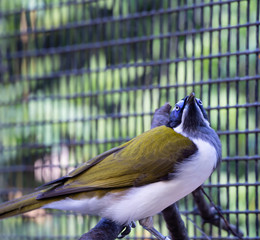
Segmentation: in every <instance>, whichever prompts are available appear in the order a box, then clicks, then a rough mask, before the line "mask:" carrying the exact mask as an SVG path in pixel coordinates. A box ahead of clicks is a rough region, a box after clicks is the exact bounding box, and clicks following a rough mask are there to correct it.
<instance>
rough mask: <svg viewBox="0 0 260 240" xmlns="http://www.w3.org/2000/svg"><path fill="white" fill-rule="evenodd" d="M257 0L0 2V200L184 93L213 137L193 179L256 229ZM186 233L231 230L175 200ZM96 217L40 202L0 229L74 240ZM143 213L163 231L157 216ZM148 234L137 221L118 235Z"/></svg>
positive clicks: (116, 140)
mask: <svg viewBox="0 0 260 240" xmlns="http://www.w3.org/2000/svg"><path fill="white" fill-rule="evenodd" d="M259 6H260V1H259V0H253V1H250V0H240V1H238V0H237V1H229V0H227V1H217V0H216V1H215V0H212V1H209V0H204V1H203V0H186V1H183V0H178V1H175V0H96V1H93V0H27V1H26V0H23V1H22V0H11V1H8V0H1V1H0V200H1V201H6V200H10V199H12V198H14V197H18V196H21V195H22V194H25V193H28V192H32V191H33V190H34V188H35V187H37V186H39V185H40V184H42V183H44V182H46V181H50V180H52V179H54V178H57V177H59V176H61V175H63V174H65V173H66V172H68V171H69V170H70V169H72V168H73V167H75V166H77V165H78V164H80V163H81V162H84V161H87V160H88V159H90V158H91V157H94V156H95V155H97V154H98V153H101V152H103V151H105V150H107V149H109V148H112V147H114V146H117V145H119V144H121V143H123V142H125V141H127V140H129V139H131V138H133V137H134V136H136V135H138V134H140V133H142V132H143V131H146V130H148V129H149V128H150V124H151V119H152V115H153V112H154V110H155V109H156V108H158V107H159V106H161V105H163V104H164V103H165V102H166V101H169V102H170V103H171V105H174V104H175V102H176V101H178V100H179V99H181V98H183V97H185V96H186V95H187V94H189V93H190V92H191V91H194V92H195V94H196V96H197V97H199V98H200V99H201V100H202V101H203V104H204V107H206V109H207V111H208V114H209V117H210V121H211V125H212V127H213V128H214V129H215V130H216V131H217V132H218V134H219V136H220V138H221V142H222V147H223V150H222V153H223V162H222V164H221V167H220V168H219V169H218V170H217V171H216V172H215V173H214V174H213V175H212V177H211V178H210V179H209V181H207V182H206V184H205V186H206V187H205V189H206V191H208V192H209V193H210V195H211V196H212V198H213V200H214V202H215V203H216V205H218V206H220V207H221V208H222V210H223V213H224V215H225V216H226V218H227V219H228V220H229V221H230V222H231V223H232V224H234V225H236V226H237V228H239V229H241V230H242V231H243V232H244V235H245V239H260V237H259V234H260V230H259V229H260V224H259V221H260V211H259V205H260V197H259V192H260V187H259V186H260V183H259V175H260V171H259V169H260V168H259V161H260V156H259V143H260V137H259V132H260V131H259V128H260V120H259V116H260V110H259V109H260V103H259V93H260V84H259V79H260V75H259V67H260V64H259V62H260V60H259V59H260V51H259V42H260V38H259V36H260V34H259V23H260V22H259V18H260V16H259V12H260V9H259V8H260V7H259ZM179 206H180V209H181V210H182V213H183V220H184V221H185V223H186V224H187V228H188V232H189V236H190V237H191V239H205V238H203V233H201V231H204V232H205V233H206V234H207V235H208V236H211V237H212V239H233V238H232V236H230V235H228V234H227V233H226V232H224V231H220V230H218V229H217V228H215V227H211V226H209V225H207V224H206V225H203V224H202V221H201V219H200V216H198V215H196V214H195V213H194V211H193V209H194V207H195V206H194V203H193V200H192V197H190V196H188V197H187V198H185V199H184V200H182V201H180V203H179ZM96 221H97V218H94V217H88V216H82V215H78V214H74V213H70V212H60V211H46V210H40V211H36V212H34V213H31V214H27V215H23V216H18V217H15V218H10V219H7V220H3V221H0V239H77V238H78V237H79V236H80V235H81V234H83V233H84V232H86V231H88V230H89V228H90V227H93V226H94V225H95V223H96ZM155 222H156V224H157V225H158V226H157V227H158V228H159V229H161V231H162V232H163V233H164V234H167V229H166V227H165V224H164V223H163V221H161V217H160V216H159V217H158V216H157V217H156V218H155ZM142 236H143V237H145V239H150V235H149V234H148V233H146V232H144V231H143V230H142V229H141V228H140V227H137V228H136V229H135V230H133V231H132V233H131V234H130V237H129V239H136V238H134V237H137V239H139V238H141V237H142Z"/></svg>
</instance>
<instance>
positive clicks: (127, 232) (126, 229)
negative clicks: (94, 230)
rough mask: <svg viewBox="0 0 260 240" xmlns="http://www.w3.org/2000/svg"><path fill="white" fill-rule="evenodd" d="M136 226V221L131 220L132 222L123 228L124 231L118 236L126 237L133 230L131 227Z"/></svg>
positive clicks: (120, 237) (119, 237)
mask: <svg viewBox="0 0 260 240" xmlns="http://www.w3.org/2000/svg"><path fill="white" fill-rule="evenodd" d="M135 227H136V225H135V222H131V223H130V224H128V225H125V227H124V229H123V230H122V232H121V233H120V235H119V236H118V237H117V238H118V239H122V238H124V237H125V236H127V235H128V234H129V233H130V232H131V229H132V228H135Z"/></svg>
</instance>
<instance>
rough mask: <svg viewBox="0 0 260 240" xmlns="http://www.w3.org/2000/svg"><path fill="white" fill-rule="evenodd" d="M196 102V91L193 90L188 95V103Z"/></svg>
mask: <svg viewBox="0 0 260 240" xmlns="http://www.w3.org/2000/svg"><path fill="white" fill-rule="evenodd" d="M194 102H195V93H194V92H192V93H191V94H190V96H189V97H188V99H187V103H188V104H192V103H194Z"/></svg>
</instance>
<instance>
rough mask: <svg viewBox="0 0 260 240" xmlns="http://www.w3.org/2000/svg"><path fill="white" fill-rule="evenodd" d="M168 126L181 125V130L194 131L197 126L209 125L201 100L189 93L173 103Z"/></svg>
mask: <svg viewBox="0 0 260 240" xmlns="http://www.w3.org/2000/svg"><path fill="white" fill-rule="evenodd" d="M168 126H169V127H171V128H176V127H178V126H182V129H183V131H186V132H190V131H196V130H197V128H198V127H202V126H205V127H207V126H209V122H208V116H207V113H206V111H205V109H204V108H203V104H202V101H201V100H200V99H198V98H195V94H194V93H191V94H190V96H187V97H185V98H183V99H182V100H180V101H179V102H177V103H176V104H175V107H174V109H173V110H172V112H171V114H170V121H169V123H168Z"/></svg>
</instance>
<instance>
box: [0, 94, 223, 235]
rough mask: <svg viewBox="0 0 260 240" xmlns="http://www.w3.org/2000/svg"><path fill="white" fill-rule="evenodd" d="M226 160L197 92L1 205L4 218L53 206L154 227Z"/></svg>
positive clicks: (118, 221) (52, 207) (115, 220)
mask: <svg viewBox="0 0 260 240" xmlns="http://www.w3.org/2000/svg"><path fill="white" fill-rule="evenodd" d="M220 162H221V142H220V139H219V137H218V135H217V133H216V132H215V130H214V129H213V128H211V126H210V123H209V119H208V116H207V113H206V111H205V109H204V107H203V103H202V101H201V100H200V99H198V98H196V97H195V94H194V93H191V94H190V95H188V96H186V97H184V98H183V99H181V100H180V101H178V102H177V103H176V104H175V106H174V108H173V110H172V111H171V113H170V117H169V122H168V124H166V125H164V126H159V127H155V128H153V129H151V130H148V131H146V132H144V133H142V134H141V135H139V136H137V137H135V138H133V139H131V140H130V141H128V142H126V143H124V144H122V145H120V146H118V147H115V148H112V149H110V150H108V151H106V152H104V153H102V154H100V155H98V156H96V157H94V158H92V159H90V160H89V161H87V162H85V163H83V164H82V165H80V166H79V167H77V168H75V169H74V170H73V171H71V172H70V173H68V174H67V175H65V176H63V177H61V178H58V179H56V180H53V181H51V182H48V183H45V184H44V185H42V186H41V187H40V188H39V189H37V190H36V191H35V192H33V193H31V194H28V195H24V196H23V197H21V198H18V199H13V200H11V201H9V202H5V203H2V204H0V219H3V218H7V217H11V216H15V215H18V214H22V213H25V212H28V211H31V210H34V209H38V208H50V209H60V210H71V211H75V212H79V213H81V214H88V215H98V216H101V217H103V218H106V219H109V220H111V221H113V222H116V223H118V224H121V225H125V226H127V225H130V224H131V223H132V222H134V221H139V222H140V223H141V225H142V224H143V226H144V227H145V228H146V229H148V230H154V228H153V226H152V224H151V223H150V222H149V219H150V218H151V217H152V216H154V215H155V214H157V213H159V212H161V211H162V210H163V209H165V208H167V207H168V206H170V205H171V204H173V203H175V202H177V201H178V200H180V199H182V198H183V197H185V196H186V195H188V194H189V193H191V192H192V191H194V190H195V189H196V188H198V187H199V186H201V185H202V184H203V183H204V182H205V181H206V180H207V179H208V178H209V176H210V175H211V174H212V172H213V171H214V170H215V169H216V167H217V166H218V164H219V163H220ZM147 220H148V221H147ZM151 232H152V233H153V234H154V231H151ZM154 235H156V233H155V234H154ZM156 236H157V237H158V238H159V239H167V238H164V237H162V236H161V235H160V234H159V235H156Z"/></svg>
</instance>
